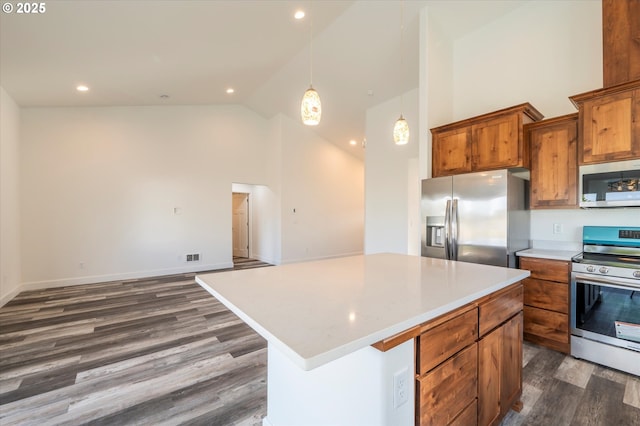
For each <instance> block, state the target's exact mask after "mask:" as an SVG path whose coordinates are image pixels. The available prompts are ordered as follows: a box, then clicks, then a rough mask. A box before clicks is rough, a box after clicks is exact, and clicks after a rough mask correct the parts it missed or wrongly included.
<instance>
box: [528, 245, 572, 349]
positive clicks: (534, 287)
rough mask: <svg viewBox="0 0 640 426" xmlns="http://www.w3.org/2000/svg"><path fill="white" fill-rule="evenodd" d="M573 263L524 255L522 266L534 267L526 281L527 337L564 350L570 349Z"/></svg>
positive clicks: (539, 343)
mask: <svg viewBox="0 0 640 426" xmlns="http://www.w3.org/2000/svg"><path fill="white" fill-rule="evenodd" d="M570 266H571V265H570V263H569V262H567V261H562V260H551V259H539V258H533V257H520V269H526V270H529V271H531V276H530V277H529V278H526V279H525V280H524V281H523V284H524V339H525V340H527V341H529V342H533V343H536V344H538V345H541V346H545V347H548V348H551V349H554V350H557V351H560V352H564V353H567V354H568V353H569V352H570V333H569V276H570V271H571V269H570Z"/></svg>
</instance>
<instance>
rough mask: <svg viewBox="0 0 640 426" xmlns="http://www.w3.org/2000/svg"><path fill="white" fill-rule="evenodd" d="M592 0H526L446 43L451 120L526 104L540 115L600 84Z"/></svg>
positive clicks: (554, 112) (565, 108) (569, 108)
mask: <svg viewBox="0 0 640 426" xmlns="http://www.w3.org/2000/svg"><path fill="white" fill-rule="evenodd" d="M601 9H602V4H601V2H600V1H599V0H595V1H594V0H583V1H572V0H570V1H564V0H556V1H531V2H524V5H523V6H521V7H519V8H517V9H515V10H514V11H512V12H510V13H508V14H506V15H504V16H501V17H500V18H498V19H496V20H494V21H492V22H491V23H490V24H489V25H486V26H484V27H482V28H480V29H479V30H477V31H474V32H472V33H470V34H468V35H466V36H465V37H463V38H460V39H458V40H456V41H455V42H454V47H453V48H454V54H453V62H454V85H453V87H454V93H453V95H454V97H453V105H454V108H453V117H452V118H453V121H455V120H459V119H463V118H467V117H472V116H474V115H479V114H483V113H486V112H490V111H494V110H497V109H501V108H505V107H509V106H512V105H516V104H519V103H522V102H530V103H531V104H532V105H533V106H535V107H536V108H537V109H538V110H539V111H540V112H541V113H542V114H544V116H545V117H547V118H548V117H555V116H558V115H563V114H568V113H572V112H576V108H575V107H574V106H573V105H572V104H571V101H569V99H568V97H569V96H571V95H575V94H578V93H582V92H586V91H589V90H594V89H598V88H601V87H602V10H601Z"/></svg>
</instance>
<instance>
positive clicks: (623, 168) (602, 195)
mask: <svg viewBox="0 0 640 426" xmlns="http://www.w3.org/2000/svg"><path fill="white" fill-rule="evenodd" d="M578 184H579V192H578V193H579V194H580V207H583V208H590V207H640V158H638V159H636V160H627V161H616V162H612V163H602V164H588V165H585V166H580V167H579V179H578Z"/></svg>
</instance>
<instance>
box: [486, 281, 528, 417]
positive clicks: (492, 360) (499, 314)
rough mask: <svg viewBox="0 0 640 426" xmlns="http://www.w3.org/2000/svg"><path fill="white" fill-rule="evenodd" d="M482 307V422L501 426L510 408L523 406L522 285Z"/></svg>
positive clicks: (497, 295) (490, 299)
mask: <svg viewBox="0 0 640 426" xmlns="http://www.w3.org/2000/svg"><path fill="white" fill-rule="evenodd" d="M478 309H479V310H478V312H479V317H480V320H479V330H480V340H479V341H478V425H479V426H485V425H497V424H499V423H500V421H501V420H502V419H503V418H504V416H505V415H506V414H507V413H508V412H509V409H510V408H512V407H513V408H518V409H519V408H521V403H520V401H519V400H520V396H521V395H522V327H523V316H522V285H516V286H512V287H509V288H508V289H507V290H506V291H504V292H501V293H499V294H495V295H492V296H491V297H490V298H489V299H488V300H486V301H480V303H479V305H478ZM483 311H485V312H486V314H485V315H484V318H485V319H486V324H483ZM496 324H497V325H496ZM483 331H484V333H483Z"/></svg>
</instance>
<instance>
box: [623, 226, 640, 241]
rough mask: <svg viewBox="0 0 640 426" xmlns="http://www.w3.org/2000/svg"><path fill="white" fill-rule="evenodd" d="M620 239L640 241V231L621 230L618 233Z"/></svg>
mask: <svg viewBox="0 0 640 426" xmlns="http://www.w3.org/2000/svg"><path fill="white" fill-rule="evenodd" d="M618 238H629V239H632V240H640V231H636V230H635V229H621V230H619V231H618Z"/></svg>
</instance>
